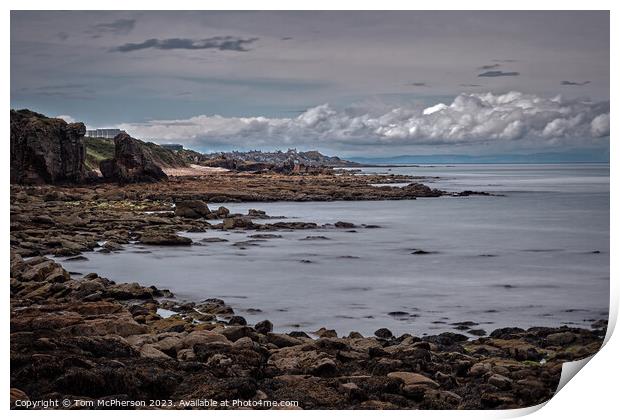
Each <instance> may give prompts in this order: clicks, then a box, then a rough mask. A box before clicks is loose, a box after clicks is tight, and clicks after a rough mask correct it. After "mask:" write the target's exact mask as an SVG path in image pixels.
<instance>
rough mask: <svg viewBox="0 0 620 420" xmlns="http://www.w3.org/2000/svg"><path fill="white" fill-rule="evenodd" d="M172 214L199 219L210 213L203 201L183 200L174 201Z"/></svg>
mask: <svg viewBox="0 0 620 420" xmlns="http://www.w3.org/2000/svg"><path fill="white" fill-rule="evenodd" d="M174 214H175V216H179V217H187V218H188V219H200V218H203V217H206V216H208V215H209V214H211V210H209V206H207V203H205V202H204V201H201V200H183V201H179V202H177V203H176V206H175V209H174Z"/></svg>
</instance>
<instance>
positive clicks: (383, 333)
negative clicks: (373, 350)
mask: <svg viewBox="0 0 620 420" xmlns="http://www.w3.org/2000/svg"><path fill="white" fill-rule="evenodd" d="M375 335H376V336H377V337H379V338H385V339H389V338H392V337H394V334H392V331H390V330H388V329H387V328H379V329H378V330H377V331H375Z"/></svg>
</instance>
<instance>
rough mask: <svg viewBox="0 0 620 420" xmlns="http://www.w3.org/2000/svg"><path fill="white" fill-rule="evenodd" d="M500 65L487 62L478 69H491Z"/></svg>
mask: <svg viewBox="0 0 620 420" xmlns="http://www.w3.org/2000/svg"><path fill="white" fill-rule="evenodd" d="M498 67H500V65H499V64H485V65H484V66H480V67H478V70H491V69H496V68H498Z"/></svg>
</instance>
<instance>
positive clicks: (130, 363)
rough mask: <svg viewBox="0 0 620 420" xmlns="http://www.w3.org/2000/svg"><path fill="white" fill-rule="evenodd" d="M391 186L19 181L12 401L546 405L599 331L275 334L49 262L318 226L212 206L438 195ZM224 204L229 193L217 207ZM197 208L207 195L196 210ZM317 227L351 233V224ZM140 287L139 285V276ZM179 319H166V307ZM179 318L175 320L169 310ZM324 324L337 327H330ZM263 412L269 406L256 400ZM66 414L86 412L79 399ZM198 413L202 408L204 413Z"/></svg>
mask: <svg viewBox="0 0 620 420" xmlns="http://www.w3.org/2000/svg"><path fill="white" fill-rule="evenodd" d="M375 182H376V183H390V182H402V179H401V178H400V177H398V176H395V177H388V176H380V175H377V176H368V177H366V176H364V177H362V176H355V175H350V174H344V175H333V174H332V175H314V176H311V177H301V176H290V175H289V176H284V175H269V174H261V175H257V174H254V175H251V176H248V175H244V174H226V175H220V174H214V175H209V176H204V177H202V176H201V177H196V178H189V179H174V178H171V179H170V180H169V181H167V182H161V183H157V184H133V185H128V186H125V187H123V188H120V187H118V186H117V185H113V184H101V185H96V186H88V187H60V186H53V187H51V186H30V187H27V186H12V187H11V387H12V389H11V401H12V404H14V405H15V404H16V403H17V401H24V400H26V399H28V400H31V401H38V400H48V399H56V400H60V399H68V400H70V401H76V400H81V401H98V402H101V401H103V402H105V401H112V400H114V401H144V402H146V407H147V408H148V407H149V404H150V401H151V400H157V401H166V405H165V406H163V407H162V406H152V408H185V406H184V405H183V404H186V403H187V402H188V401H197V400H200V401H203V400H210V399H213V400H236V399H238V400H243V401H248V402H251V403H252V404H253V407H255V408H261V407H264V408H270V407H271V408H273V406H270V405H269V402H273V401H292V402H295V404H294V405H296V408H302V409H316V408H356V409H396V408H410V409H430V408H433V409H448V408H449V409H455V408H458V409H475V408H497V409H499V408H517V407H525V406H531V405H535V404H538V403H540V402H543V401H545V400H547V399H549V398H550V397H551V396H552V395H553V393H554V391H555V389H556V386H557V383H558V381H559V377H560V373H561V366H562V363H563V362H565V361H571V360H577V359H581V358H583V357H586V356H589V355H591V354H593V353H595V352H596V351H597V350H598V348H599V347H600V346H601V344H602V339H603V337H604V333H605V328H606V323H605V322H602V321H601V322H597V323H595V324H594V325H593V326H592V329H591V330H586V329H577V328H569V327H561V328H530V329H528V330H523V329H520V328H504V329H499V330H496V331H493V332H492V333H491V334H490V335H489V336H485V337H481V338H478V339H475V340H472V339H469V338H468V337H467V336H465V335H462V334H459V333H455V332H445V333H442V334H439V335H433V336H423V337H416V336H413V335H410V334H405V335H402V336H400V337H394V336H393V335H392V333H391V332H390V331H389V330H387V329H385V328H383V329H380V330H377V331H376V333H375V336H374V337H363V336H361V335H360V334H358V333H356V332H351V333H350V334H348V335H347V336H345V337H338V335H337V334H336V332H335V331H333V330H329V329H321V330H319V331H314V332H302V331H291V332H289V333H287V334H283V333H275V332H273V331H272V328H273V327H272V325H271V323H270V322H269V321H268V320H264V321H262V322H259V323H257V324H256V325H247V322H246V320H245V319H244V318H242V317H240V316H238V315H235V314H234V311H233V310H232V308H230V307H229V306H228V305H226V303H225V302H223V301H221V300H219V299H208V296H205V300H203V301H201V302H181V301H178V300H176V299H174V295H173V294H172V292H171V291H168V290H158V289H157V288H155V287H152V286H151V287H145V286H143V285H139V284H137V283H132V284H118V283H115V282H114V281H113V279H105V278H102V277H100V276H99V275H97V274H95V273H91V274H86V275H79V276H78V275H77V274H71V273H68V272H67V271H65V270H64V269H63V267H62V266H61V265H60V264H58V263H57V262H54V261H53V260H51V259H49V258H47V257H46V256H47V255H54V256H62V257H68V258H84V257H83V256H81V255H80V254H81V253H82V252H85V251H93V250H96V251H98V252H119V251H122V249H123V246H124V245H125V244H127V243H130V242H140V243H143V244H146V245H150V244H157V245H168V246H191V245H192V241H191V239H189V238H185V237H183V236H182V234H179V233H178V232H182V231H205V230H209V229H224V230H228V229H234V230H240V229H241V230H250V231H256V232H255V234H256V235H261V234H269V233H270V232H272V231H278V230H283V229H284V230H289V229H309V230H312V229H315V228H317V227H318V226H317V225H316V224H315V223H313V222H305V221H293V222H291V221H288V220H286V219H283V220H264V221H263V223H260V224H259V223H256V222H255V220H256V219H269V218H270V216H269V215H267V214H265V213H264V212H261V211H260V210H251V211H250V212H249V213H248V214H244V215H237V214H231V212H230V211H228V209H226V208H225V207H219V208H217V207H216V206H209V205H208V204H207V203H206V202H205V201H231V200H244V201H267V200H286V199H288V200H302V201H303V200H317V199H324V200H332V199H362V198H364V199H402V198H415V197H419V196H436V195H441V194H442V192H440V191H437V190H432V189H430V188H428V187H426V186H424V185H421V184H416V183H412V184H410V187H405V188H392V187H372V186H371V185H370V183H375ZM217 198H220V199H217ZM203 200H204V201H203ZM321 227H322V228H333V229H352V228H371V227H375V226H355V225H353V224H352V223H350V222H348V221H334V223H333V224H331V225H328V226H325V225H324V226H321ZM145 280H146V279H145ZM166 311H173V312H166ZM171 314H172V316H168V315H171ZM326 327H329V326H326ZM261 404H262V405H261ZM64 408H84V406H82V405H80V406H78V405H77V404H76V403H72V404H71V405H70V406H68V407H64ZM199 408H204V407H199Z"/></svg>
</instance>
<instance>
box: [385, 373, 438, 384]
mask: <svg viewBox="0 0 620 420" xmlns="http://www.w3.org/2000/svg"><path fill="white" fill-rule="evenodd" d="M387 376H388V378H393V379H398V380H400V381H401V382H402V383H403V384H404V385H405V386H411V385H424V386H428V387H430V388H439V384H438V383H437V382H435V381H433V380H432V379H430V378H427V377H426V376H424V375H420V374H419V373H413V372H390V373H388V375H387Z"/></svg>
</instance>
